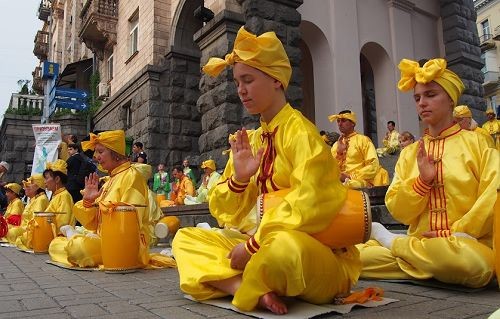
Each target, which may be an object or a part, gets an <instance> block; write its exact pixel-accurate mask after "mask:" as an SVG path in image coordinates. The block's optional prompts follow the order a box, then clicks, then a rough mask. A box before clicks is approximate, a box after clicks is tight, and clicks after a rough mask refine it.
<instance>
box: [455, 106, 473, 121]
mask: <svg viewBox="0 0 500 319" xmlns="http://www.w3.org/2000/svg"><path fill="white" fill-rule="evenodd" d="M453 117H456V118H464V117H472V112H471V111H470V110H469V107H467V105H459V106H457V107H455V108H454V109H453Z"/></svg>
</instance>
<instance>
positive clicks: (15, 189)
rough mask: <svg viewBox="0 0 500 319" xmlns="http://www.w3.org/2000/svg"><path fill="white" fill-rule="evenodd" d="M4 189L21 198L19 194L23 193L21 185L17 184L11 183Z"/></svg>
mask: <svg viewBox="0 0 500 319" xmlns="http://www.w3.org/2000/svg"><path fill="white" fill-rule="evenodd" d="M4 188H6V189H8V190H11V191H12V192H14V193H16V195H17V196H19V192H20V191H21V185H19V184H17V183H9V184H6V185H5V186H4Z"/></svg>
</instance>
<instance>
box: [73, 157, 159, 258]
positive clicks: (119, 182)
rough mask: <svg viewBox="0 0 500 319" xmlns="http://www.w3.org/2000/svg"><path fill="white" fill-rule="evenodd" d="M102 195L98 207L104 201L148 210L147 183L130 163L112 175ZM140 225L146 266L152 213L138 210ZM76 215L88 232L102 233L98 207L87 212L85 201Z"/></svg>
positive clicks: (80, 202)
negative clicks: (150, 215) (144, 206)
mask: <svg viewBox="0 0 500 319" xmlns="http://www.w3.org/2000/svg"><path fill="white" fill-rule="evenodd" d="M102 188H103V190H102V192H101V195H100V196H99V197H98V198H97V199H96V200H95V202H96V203H99V202H101V201H104V202H106V201H110V202H123V203H129V204H135V205H146V206H149V200H148V186H147V185H146V182H145V181H144V178H143V177H142V175H141V173H139V171H137V170H136V169H135V168H133V167H131V166H130V162H126V163H123V164H121V165H120V166H118V167H117V168H115V169H114V170H113V171H112V172H111V178H110V179H109V180H108V181H107V182H106V183H105V184H104V185H103V186H102ZM136 209H137V214H138V221H139V231H140V235H141V238H142V239H143V240H144V242H142V241H141V244H142V246H141V260H142V262H143V263H144V264H147V263H148V259H149V252H148V248H147V247H148V246H149V242H147V241H148V240H149V238H151V236H150V235H149V232H150V229H149V224H150V220H149V210H148V209H146V208H143V207H136ZM74 213H75V217H76V219H77V220H78V221H79V222H80V223H81V224H82V226H84V227H85V228H86V229H88V230H92V231H96V232H97V233H98V234H100V233H101V224H100V218H99V210H98V209H97V207H90V208H85V207H84V206H83V201H79V202H77V203H76V204H75V207H74Z"/></svg>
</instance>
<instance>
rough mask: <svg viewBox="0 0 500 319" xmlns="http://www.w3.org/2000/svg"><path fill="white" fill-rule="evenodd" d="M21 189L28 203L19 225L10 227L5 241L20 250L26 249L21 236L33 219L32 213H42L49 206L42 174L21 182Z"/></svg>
mask: <svg viewBox="0 0 500 319" xmlns="http://www.w3.org/2000/svg"><path fill="white" fill-rule="evenodd" d="M23 188H24V192H25V193H26V196H28V198H29V202H28V204H27V205H26V207H25V208H24V211H23V215H22V220H21V225H20V226H18V227H12V228H11V229H9V232H8V233H7V236H6V237H7V240H8V241H9V243H11V244H16V246H17V245H18V244H17V242H18V241H19V246H21V247H20V248H21V249H27V248H26V247H25V246H24V245H23V244H22V242H21V239H20V237H21V235H22V234H23V233H24V232H26V230H27V227H28V223H29V222H30V221H31V220H32V219H33V213H34V212H43V211H45V209H46V208H47V206H48V205H49V199H48V198H47V195H46V194H45V181H44V178H43V175H42V174H33V175H32V176H31V177H29V178H28V179H26V180H24V181H23Z"/></svg>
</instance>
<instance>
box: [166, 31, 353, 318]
mask: <svg viewBox="0 0 500 319" xmlns="http://www.w3.org/2000/svg"><path fill="white" fill-rule="evenodd" d="M226 66H232V67H233V78H234V82H235V85H236V88H237V93H238V96H239V98H240V99H241V101H242V103H243V106H244V107H245V109H246V110H247V111H248V113H250V114H258V115H260V125H261V126H260V127H259V128H258V129H256V130H255V131H250V130H246V129H245V128H242V129H241V130H238V131H237V132H236V133H235V134H234V135H232V136H231V137H230V140H229V141H230V145H231V151H230V158H229V161H228V163H227V165H226V168H225V170H224V173H223V175H222V176H221V178H220V180H219V183H218V184H217V185H216V186H215V187H214V188H212V190H211V191H210V192H209V208H210V212H211V214H212V215H213V216H214V217H215V218H216V219H217V221H218V223H219V225H221V226H223V227H224V229H222V230H213V229H202V228H194V227H190V228H182V229H180V230H179V231H178V232H177V234H176V236H175V238H174V240H173V244H172V247H173V253H174V256H175V258H176V261H177V265H178V269H179V277H180V288H181V290H182V291H183V292H184V293H186V294H189V295H191V296H193V297H194V298H195V299H197V300H206V299H212V298H218V297H222V296H227V295H233V296H234V297H233V299H232V304H233V305H234V306H236V307H237V308H239V309H241V310H243V311H251V310H253V309H254V308H255V307H257V306H259V307H261V308H264V309H268V310H270V311H272V312H273V313H275V314H285V313H287V311H288V309H287V306H286V304H285V303H284V302H283V301H282V299H281V296H292V297H297V298H300V299H303V300H305V301H307V302H311V303H315V304H321V303H328V302H332V300H333V299H334V298H335V297H337V296H339V295H342V294H346V293H349V292H350V289H351V287H352V286H353V285H354V284H355V283H356V281H357V279H358V276H359V272H360V267H361V264H360V261H359V256H358V251H357V249H356V248H355V247H354V246H347V247H345V248H344V249H331V248H329V247H327V246H326V245H324V244H322V243H321V242H319V241H318V240H316V239H315V238H313V237H312V236H311V235H310V234H314V233H316V232H319V231H322V230H323V229H324V228H325V227H327V225H328V224H329V222H330V221H331V220H332V218H333V217H334V216H335V214H336V213H337V212H338V211H339V209H340V207H341V206H342V205H343V204H344V202H345V199H346V193H347V188H346V187H344V186H343V185H342V184H341V183H340V180H339V169H338V167H337V165H336V163H335V162H334V159H333V157H332V156H331V154H330V152H329V149H328V146H327V145H326V144H325V142H324V141H323V140H322V138H321V137H320V135H319V134H318V131H317V128H316V127H315V126H314V125H313V124H312V123H311V122H309V121H308V120H307V119H306V118H305V117H304V116H303V115H302V114H301V113H300V112H299V111H297V110H295V109H293V108H292V107H291V106H290V104H288V103H287V101H286V98H285V90H286V89H287V86H288V83H289V81H290V76H291V72H292V68H291V66H290V62H289V60H288V56H287V55H286V52H285V49H284V48H283V45H282V43H281V42H280V40H279V39H278V38H277V36H276V34H275V33H274V32H266V33H264V34H262V35H260V36H256V35H254V34H252V33H250V32H248V31H246V30H245V29H244V28H243V27H242V28H241V29H240V30H239V31H238V34H237V36H236V39H235V42H234V48H233V51H232V52H231V53H230V54H227V55H226V57H225V60H223V59H218V58H212V59H210V60H209V62H208V63H207V64H206V65H205V66H204V67H203V71H204V72H205V73H206V74H208V75H210V76H217V75H218V74H219V73H220V72H222V70H223V69H224V68H225V67H226ZM278 190H289V193H288V194H287V195H285V197H284V199H283V202H282V203H281V204H280V205H279V206H277V207H275V208H274V209H270V210H267V211H265V212H264V213H263V215H262V218H261V219H260V220H259V221H257V220H258V219H257V218H260V217H259V216H260V215H258V214H257V211H256V210H255V209H254V208H255V206H256V201H257V197H258V195H259V194H266V193H270V192H274V191H278Z"/></svg>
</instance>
